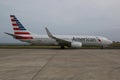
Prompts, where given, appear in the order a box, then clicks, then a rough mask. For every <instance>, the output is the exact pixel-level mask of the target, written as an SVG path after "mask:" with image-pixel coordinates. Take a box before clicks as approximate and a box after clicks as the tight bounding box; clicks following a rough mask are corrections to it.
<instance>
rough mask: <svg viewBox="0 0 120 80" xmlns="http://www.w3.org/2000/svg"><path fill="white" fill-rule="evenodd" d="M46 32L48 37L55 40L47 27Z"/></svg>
mask: <svg viewBox="0 0 120 80" xmlns="http://www.w3.org/2000/svg"><path fill="white" fill-rule="evenodd" d="M45 30H46V32H47V35H48V36H49V37H51V38H54V36H53V35H52V34H51V33H50V31H49V30H48V29H47V27H45Z"/></svg>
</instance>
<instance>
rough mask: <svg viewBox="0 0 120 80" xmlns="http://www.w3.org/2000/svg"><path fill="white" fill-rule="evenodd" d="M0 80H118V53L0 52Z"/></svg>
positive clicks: (98, 50) (74, 51)
mask: <svg viewBox="0 0 120 80" xmlns="http://www.w3.org/2000/svg"><path fill="white" fill-rule="evenodd" d="M0 80H120V49H64V50H62V49H0Z"/></svg>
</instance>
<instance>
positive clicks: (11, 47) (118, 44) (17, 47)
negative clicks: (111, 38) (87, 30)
mask: <svg viewBox="0 0 120 80" xmlns="http://www.w3.org/2000/svg"><path fill="white" fill-rule="evenodd" d="M59 48H60V46H33V45H0V49H59ZM65 48H68V47H65ZM99 48H100V47H99V46H82V47H81V49H99ZM106 49H120V43H118V42H114V43H113V44H111V45H110V46H109V47H107V48H106Z"/></svg>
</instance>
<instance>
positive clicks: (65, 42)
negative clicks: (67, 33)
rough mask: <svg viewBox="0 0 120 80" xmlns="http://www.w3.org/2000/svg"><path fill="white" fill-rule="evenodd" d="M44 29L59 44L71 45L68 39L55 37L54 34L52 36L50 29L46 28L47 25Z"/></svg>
mask: <svg viewBox="0 0 120 80" xmlns="http://www.w3.org/2000/svg"><path fill="white" fill-rule="evenodd" d="M45 29H46V32H47V35H48V36H49V37H50V38H52V39H55V40H56V41H57V42H58V43H59V44H60V45H68V46H69V45H71V42H72V41H70V40H65V39H61V38H57V37H55V36H53V35H52V34H51V33H50V31H49V30H48V29H47V27H46V28H45Z"/></svg>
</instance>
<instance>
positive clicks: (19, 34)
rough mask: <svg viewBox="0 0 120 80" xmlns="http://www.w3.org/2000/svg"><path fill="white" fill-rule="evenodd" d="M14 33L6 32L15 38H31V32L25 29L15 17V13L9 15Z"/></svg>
mask: <svg viewBox="0 0 120 80" xmlns="http://www.w3.org/2000/svg"><path fill="white" fill-rule="evenodd" d="M10 18H11V22H12V26H13V30H14V34H12V35H11V34H10V33H6V34H8V35H11V36H13V37H14V38H16V39H20V40H21V39H25V40H26V39H33V37H32V35H31V32H29V31H27V29H26V28H25V27H24V26H23V25H22V24H21V23H20V21H19V20H18V19H17V18H16V17H15V15H10Z"/></svg>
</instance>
